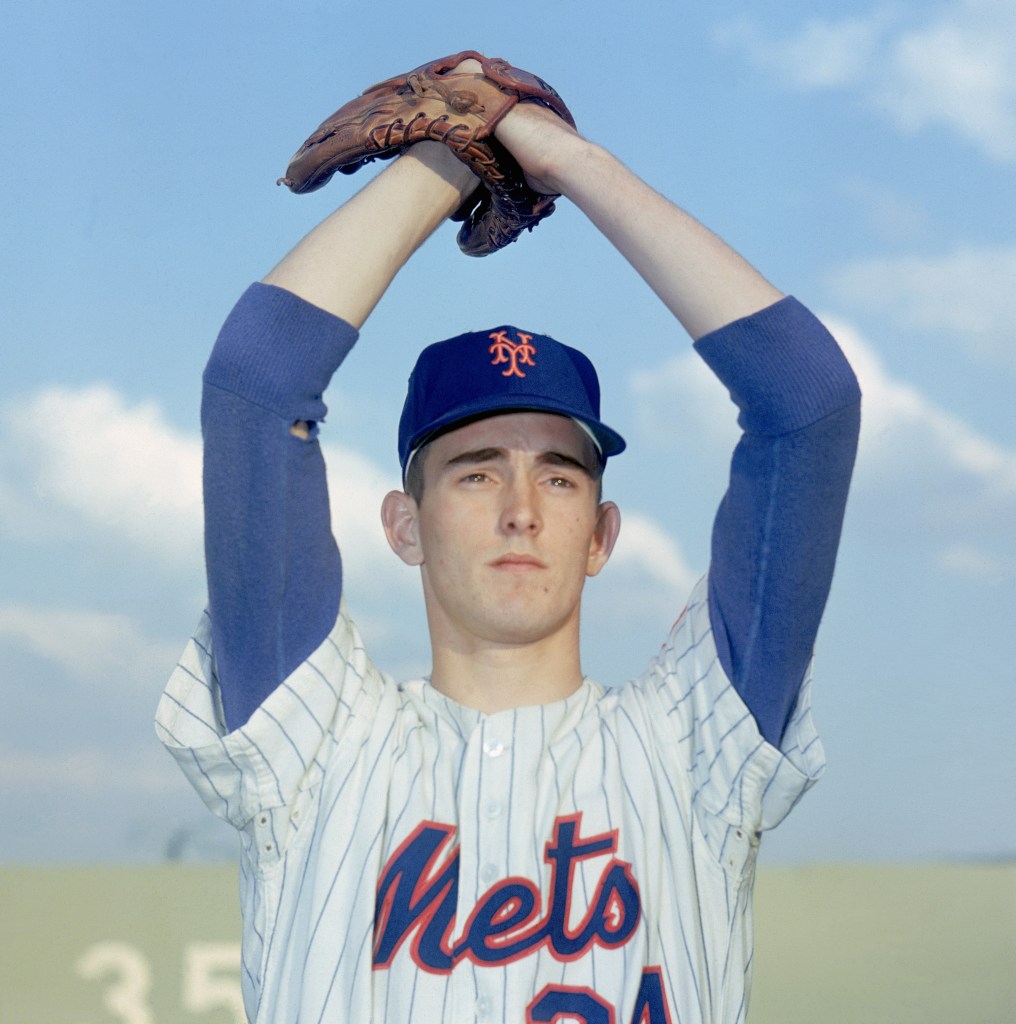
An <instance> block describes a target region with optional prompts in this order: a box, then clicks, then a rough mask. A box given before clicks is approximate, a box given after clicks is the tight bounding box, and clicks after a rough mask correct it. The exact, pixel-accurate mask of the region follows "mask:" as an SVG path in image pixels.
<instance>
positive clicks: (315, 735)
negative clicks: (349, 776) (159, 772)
mask: <svg viewBox="0 0 1016 1024" xmlns="http://www.w3.org/2000/svg"><path fill="white" fill-rule="evenodd" d="M217 663H218V652H217V651H216V648H215V637H214V629H213V627H212V622H211V619H210V617H209V615H208V614H207V613H206V614H205V615H204V616H203V617H202V619H201V621H200V622H199V624H198V627H197V629H196V630H195V632H194V635H193V637H192V638H191V640H190V642H189V643H188V644H187V646H186V648H185V650H184V653H183V655H182V657H181V659H180V661H179V663H178V664H177V667H176V669H175V671H174V672H173V674H172V675H171V677H170V679H169V682H168V683H167V685H166V689H165V691H164V692H163V695H162V698H161V700H160V702H159V706H158V710H157V712H156V719H155V727H156V734H157V735H158V737H159V739H160V740H161V741H162V743H163V745H164V746H165V747H166V748H167V750H169V752H170V753H171V754H172V755H173V757H174V758H175V759H176V761H177V762H178V764H179V765H180V767H181V769H182V770H183V772H184V774H185V775H186V776H187V778H188V780H189V781H190V782H191V784H192V785H193V786H194V788H195V789H196V790H197V791H198V793H199V795H200V796H201V798H202V799H203V800H204V802H205V803H206V804H207V806H208V807H209V808H210V809H211V810H212V811H213V812H214V813H215V814H216V815H218V816H219V817H220V818H223V819H224V820H225V821H228V822H229V823H230V824H232V825H233V826H234V827H236V828H238V829H248V828H249V827H250V826H251V825H252V824H253V833H254V834H255V835H256V836H257V837H258V842H259V844H261V846H262V849H261V851H260V852H259V857H260V859H261V860H262V861H271V860H273V859H275V858H277V857H278V856H281V854H282V853H283V852H284V850H285V847H286V845H287V842H288V839H289V837H290V835H291V833H295V832H297V831H299V829H300V828H302V827H303V826H304V825H305V824H306V825H309V824H310V822H311V814H312V813H313V798H314V794H315V793H316V791H317V790H318V789H319V788H320V785H321V783H322V780H323V778H324V772H325V766H326V765H327V763H328V761H329V759H330V758H331V756H332V754H333V751H334V750H335V748H336V747H337V746H338V745H339V744H342V745H343V746H344V747H346V748H348V747H350V746H355V745H356V743H357V742H358V740H360V741H362V739H363V737H364V736H365V735H366V734H367V732H368V730H369V728H370V725H371V723H372V722H373V721H374V718H375V715H376V713H377V709H378V707H379V705H380V703H381V701H382V700H383V699H384V697H385V696H386V695H390V694H391V693H392V692H393V691H394V686H393V685H392V684H391V680H389V679H388V678H387V677H384V676H382V675H381V674H380V673H379V672H378V670H377V669H376V668H375V667H374V665H373V663H372V662H371V661H370V659H369V658H368V656H367V654H366V652H365V651H364V648H363V643H362V641H361V638H360V635H359V633H358V631H357V629H356V627H355V626H354V625H353V623H352V622H351V621H350V620H349V618H348V617H347V615H346V613H345V607H344V603H343V607H342V609H341V611H340V614H339V616H338V618H337V619H336V621H335V623H334V624H333V627H332V629H331V630H330V631H329V633H328V634H327V636H326V637H325V638H324V639H323V641H322V642H321V643H320V644H319V645H318V647H317V649H316V650H314V651H313V652H312V653H311V655H310V656H309V657H308V658H307V659H306V660H305V661H303V662H302V663H301V664H300V665H298V666H297V667H296V669H295V670H294V671H293V672H291V673H290V674H289V675H288V676H287V677H286V679H284V680H283V681H282V682H281V683H280V684H279V685H278V686H277V687H275V688H274V689H273V691H272V692H271V693H270V694H269V695H267V696H266V697H265V699H264V700H263V701H262V703H261V705H260V706H259V707H258V708H257V709H256V710H255V711H254V712H253V713H252V714H251V716H250V717H249V719H248V720H247V721H245V722H244V723H243V724H242V725H241V726H239V727H238V728H235V729H231V728H230V727H229V725H228V723H227V720H226V716H225V715H224V713H223V707H222V701H221V694H222V692H223V691H222V689H221V687H220V682H221V681H220V679H219V678H218V673H217V668H216V666H217ZM301 811H303V812H304V813H303V817H302V820H301V814H300V812H301Z"/></svg>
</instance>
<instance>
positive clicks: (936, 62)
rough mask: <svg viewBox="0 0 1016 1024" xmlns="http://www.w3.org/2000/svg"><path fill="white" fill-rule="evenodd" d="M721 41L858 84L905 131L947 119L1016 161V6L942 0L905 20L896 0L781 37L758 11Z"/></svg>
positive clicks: (835, 82)
mask: <svg viewBox="0 0 1016 1024" xmlns="http://www.w3.org/2000/svg"><path fill="white" fill-rule="evenodd" d="M717 40H718V42H720V44H721V45H725V46H728V47H732V48H735V49H738V50H740V51H741V52H742V53H744V54H745V55H746V56H747V57H748V58H749V60H751V61H752V62H753V63H754V64H756V65H757V66H758V67H761V68H764V69H766V70H770V71H773V72H775V73H777V74H779V76H780V77H782V78H783V79H784V80H785V81H786V82H787V83H788V84H790V85H791V86H793V87H796V88H800V89H805V90H813V89H823V88H824V89H831V88H841V89H854V90H856V91H857V92H858V93H859V94H860V95H861V96H862V97H863V98H864V100H865V101H866V102H867V103H869V104H870V105H871V106H873V107H874V108H876V109H878V110H880V111H882V112H883V113H885V114H887V115H888V116H889V117H891V118H892V119H893V120H894V121H895V122H896V124H897V125H898V127H900V129H901V130H904V131H908V132H910V131H916V130H919V129H921V128H925V127H928V126H935V125H942V126H945V127H947V128H949V129H951V130H952V131H954V132H956V133H957V134H959V135H961V136H962V137H964V138H966V139H967V140H968V141H969V142H972V143H973V144H974V145H976V146H978V147H979V148H980V149H981V150H982V151H983V152H984V153H986V154H987V155H988V156H990V157H992V158H993V159H996V160H1000V161H1003V162H1013V161H1016V6H1014V5H1013V4H1011V3H1004V2H1003V3H1000V2H997V0H962V2H959V3H950V4H943V5H937V6H936V7H935V8H932V10H931V12H930V13H929V14H928V15H926V16H925V17H924V20H923V21H922V22H921V23H920V24H917V25H903V24H902V23H901V18H900V15H899V8H898V7H896V6H895V5H892V6H883V7H878V8H875V9H873V10H872V12H871V13H869V14H868V15H865V16H861V17H852V18H845V19H840V20H836V21H830V20H822V19H811V20H810V21H808V22H807V23H806V24H805V25H803V26H802V27H801V28H800V29H799V30H798V31H797V32H795V33H793V34H791V35H788V36H784V37H782V38H774V37H773V36H772V35H771V34H769V33H767V32H766V31H765V30H764V29H761V28H759V27H758V25H757V23H756V22H755V21H752V20H748V19H742V20H740V21H737V22H733V23H729V24H727V25H725V26H723V27H722V28H721V29H720V30H719V31H718V32H717Z"/></svg>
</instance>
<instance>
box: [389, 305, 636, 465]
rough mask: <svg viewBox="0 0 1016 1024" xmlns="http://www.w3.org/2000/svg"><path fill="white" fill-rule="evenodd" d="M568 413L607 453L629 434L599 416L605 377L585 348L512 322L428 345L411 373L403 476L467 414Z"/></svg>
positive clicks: (402, 439)
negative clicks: (426, 446) (417, 454)
mask: <svg viewBox="0 0 1016 1024" xmlns="http://www.w3.org/2000/svg"><path fill="white" fill-rule="evenodd" d="M523 410H525V411H535V412H552V413H558V414H559V415H561V416H569V417H571V418H572V419H574V420H576V421H577V422H578V423H579V425H580V426H583V427H585V428H586V430H587V431H588V433H589V434H590V435H591V436H592V438H593V441H594V442H595V444H596V446H597V448H599V450H600V455H601V457H602V458H603V459H607V458H608V457H609V456H611V455H618V454H619V453H620V452H622V451H624V448H625V442H624V438H623V437H621V435H620V434H619V433H617V431H615V430H611V428H610V427H608V426H607V425H606V424H604V423H601V422H600V383H599V381H598V380H597V377H596V370H595V369H594V367H593V364H592V363H591V362H590V361H589V359H588V358H587V357H586V356H584V355H583V354H582V353H581V352H579V351H578V349H574V348H570V347H569V346H568V345H562V344H561V342H559V341H555V340H554V339H553V338H549V337H547V336H546V335H542V334H533V333H531V332H529V331H522V330H520V329H519V328H517V327H511V326H508V325H505V326H503V327H495V328H494V329H493V330H489V331H474V332H471V333H469V334H460V335H458V337H455V338H449V339H448V340H447V341H439V342H436V343H435V344H433V345H428V346H427V348H425V349H424V350H423V351H422V352H421V353H420V357H419V359H417V361H416V366H415V367H414V368H413V372H412V374H411V375H410V377H409V391H408V394H407V395H406V404H405V405H404V406H403V409H402V418H401V420H400V421H399V462H400V464H401V466H402V472H403V475H405V472H406V467H407V466H408V465H409V460H410V458H411V456H412V455H413V453H414V452H415V451H416V450H417V449H418V448H419V447H420V446H421V445H423V444H426V443H427V442H428V441H430V440H432V439H433V438H434V437H436V436H437V435H438V434H441V433H444V432H445V431H446V430H448V429H450V428H451V427H453V426H455V425H456V424H458V423H461V422H462V421H464V420H473V419H479V418H480V417H482V416H488V415H493V414H495V413H499V412H512V411H523Z"/></svg>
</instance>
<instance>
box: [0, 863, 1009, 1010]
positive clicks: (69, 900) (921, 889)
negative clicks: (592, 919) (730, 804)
mask: <svg viewBox="0 0 1016 1024" xmlns="http://www.w3.org/2000/svg"><path fill="white" fill-rule="evenodd" d="M756 891H757V898H756V933H757V941H756V957H755V964H756V967H755V987H754V992H753V995H752V1006H751V1012H750V1014H749V1020H750V1022H751V1024H1016V864H984V865H947V866H919V867H914V866H889V867H880V866H843V867H808V868H793V869H790V868H768V869H764V870H762V871H761V872H760V875H759V880H758V885H757V890H756ZM238 940H239V917H238V913H237V903H236V872H235V870H234V869H233V868H231V867H221V866H182V865H174V866H166V867H151V868H138V867H132V868H116V867H97V868H0V1024H199V1022H200V1024H234V1022H236V1024H242V1022H243V1020H244V1018H243V1015H242V1009H241V1005H240V996H239V968H238V959H239V944H238ZM427 1024H430V1022H427ZM435 1024H439V1022H435Z"/></svg>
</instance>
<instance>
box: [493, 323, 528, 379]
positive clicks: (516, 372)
mask: <svg viewBox="0 0 1016 1024" xmlns="http://www.w3.org/2000/svg"><path fill="white" fill-rule="evenodd" d="M518 335H519V341H518V344H516V343H515V342H514V341H512V340H511V338H509V337H508V332H507V331H503V330H502V331H494V332H493V334H491V335H490V338H491V340H492V341H493V342H494V344H493V345H491V346H490V350H489V351H490V353H491V355H493V357H494V358H493V360H492V361H491V364H490V365H491V366H500V365H501V363H507V364H508V368H507V369H506V370H502V371H501V376H502V377H525V373H524V371H523V370H522V369H521V368H522V367H523V366H535V365H536V363H534V362H533V356H535V355H536V346H535V345H532V344H531V342H532V340H533V336H532V335H531V334H524V333H523V332H522V331H519V332H518Z"/></svg>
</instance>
